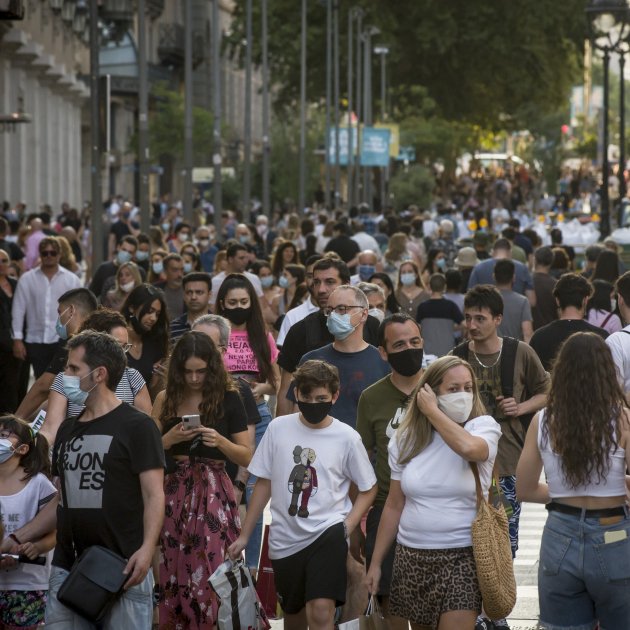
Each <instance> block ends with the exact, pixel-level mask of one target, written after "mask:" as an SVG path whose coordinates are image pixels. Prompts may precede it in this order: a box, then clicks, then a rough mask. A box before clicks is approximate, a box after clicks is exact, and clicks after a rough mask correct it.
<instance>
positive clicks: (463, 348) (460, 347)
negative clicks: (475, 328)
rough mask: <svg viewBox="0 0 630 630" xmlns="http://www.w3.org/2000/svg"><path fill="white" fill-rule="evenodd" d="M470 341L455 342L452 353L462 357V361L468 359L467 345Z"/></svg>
mask: <svg viewBox="0 0 630 630" xmlns="http://www.w3.org/2000/svg"><path fill="white" fill-rule="evenodd" d="M469 344H470V341H462V343H459V344H457V345H456V346H455V347H454V348H453V355H454V356H456V357H459V358H460V359H464V361H468V345H469Z"/></svg>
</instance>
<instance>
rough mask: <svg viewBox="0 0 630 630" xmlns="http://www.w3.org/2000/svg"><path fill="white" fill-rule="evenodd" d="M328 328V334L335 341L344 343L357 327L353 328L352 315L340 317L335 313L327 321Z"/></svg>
mask: <svg viewBox="0 0 630 630" xmlns="http://www.w3.org/2000/svg"><path fill="white" fill-rule="evenodd" d="M357 326H358V324H357ZM326 328H328V332H329V333H330V334H331V335H332V336H333V337H334V338H335V339H339V340H340V341H342V340H344V339H345V338H346V337H349V336H350V335H351V334H352V333H353V332H354V329H355V328H356V326H353V325H352V323H351V322H350V315H349V314H348V313H346V314H345V315H338V314H337V313H335V311H333V312H332V313H331V314H330V315H329V316H328V318H327V319H326Z"/></svg>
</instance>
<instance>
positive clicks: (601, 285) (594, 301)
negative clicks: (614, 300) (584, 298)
mask: <svg viewBox="0 0 630 630" xmlns="http://www.w3.org/2000/svg"><path fill="white" fill-rule="evenodd" d="M591 284H592V285H593V289H594V290H593V295H591V297H590V299H589V301H588V302H587V303H586V313H587V314H588V313H589V311H590V310H591V309H595V310H596V311H606V312H607V313H610V308H611V306H612V304H611V302H610V296H611V294H612V292H613V288H614V287H613V285H612V284H610V282H607V281H606V280H593V282H592V283H591Z"/></svg>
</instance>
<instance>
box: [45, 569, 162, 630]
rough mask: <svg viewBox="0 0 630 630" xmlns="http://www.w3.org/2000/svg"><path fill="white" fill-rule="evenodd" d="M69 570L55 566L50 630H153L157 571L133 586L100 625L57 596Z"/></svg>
mask: <svg viewBox="0 0 630 630" xmlns="http://www.w3.org/2000/svg"><path fill="white" fill-rule="evenodd" d="M67 575H68V571H66V570H65V569H61V568H59V567H52V571H51V572H50V589H49V591H48V601H47V603H46V629H47V630H95V629H97V628H98V630H127V629H131V628H133V630H151V624H152V622H153V574H152V573H151V571H150V570H149V572H148V573H147V576H146V577H145V578H144V581H143V582H141V583H140V584H138V585H137V586H132V587H131V588H130V589H129V590H128V591H125V594H124V595H123V596H122V597H121V598H120V599H118V600H117V601H116V603H115V604H114V605H113V606H112V608H111V610H110V611H109V612H108V613H107V615H105V617H104V619H103V620H102V621H101V622H99V624H98V626H97V625H96V624H94V623H92V622H90V621H88V620H87V619H85V618H83V617H81V616H80V615H78V614H77V613H75V612H73V611H72V610H70V609H69V608H66V607H65V606H64V605H63V604H61V603H60V602H59V600H58V599H57V591H58V590H59V587H60V586H61V585H62V584H63V581H64V580H65V579H66V576H67Z"/></svg>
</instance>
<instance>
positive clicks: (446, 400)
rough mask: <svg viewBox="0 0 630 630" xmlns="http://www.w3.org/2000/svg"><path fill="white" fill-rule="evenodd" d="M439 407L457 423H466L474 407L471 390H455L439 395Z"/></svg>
mask: <svg viewBox="0 0 630 630" xmlns="http://www.w3.org/2000/svg"><path fill="white" fill-rule="evenodd" d="M437 400H438V407H439V408H440V409H441V410H442V411H443V412H444V413H445V414H446V415H447V416H448V417H449V418H450V419H451V420H453V421H455V422H457V424H464V422H466V420H468V418H469V417H470V412H471V411H472V407H473V395H472V393H471V392H455V393H453V394H445V395H444V396H438V397H437Z"/></svg>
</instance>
